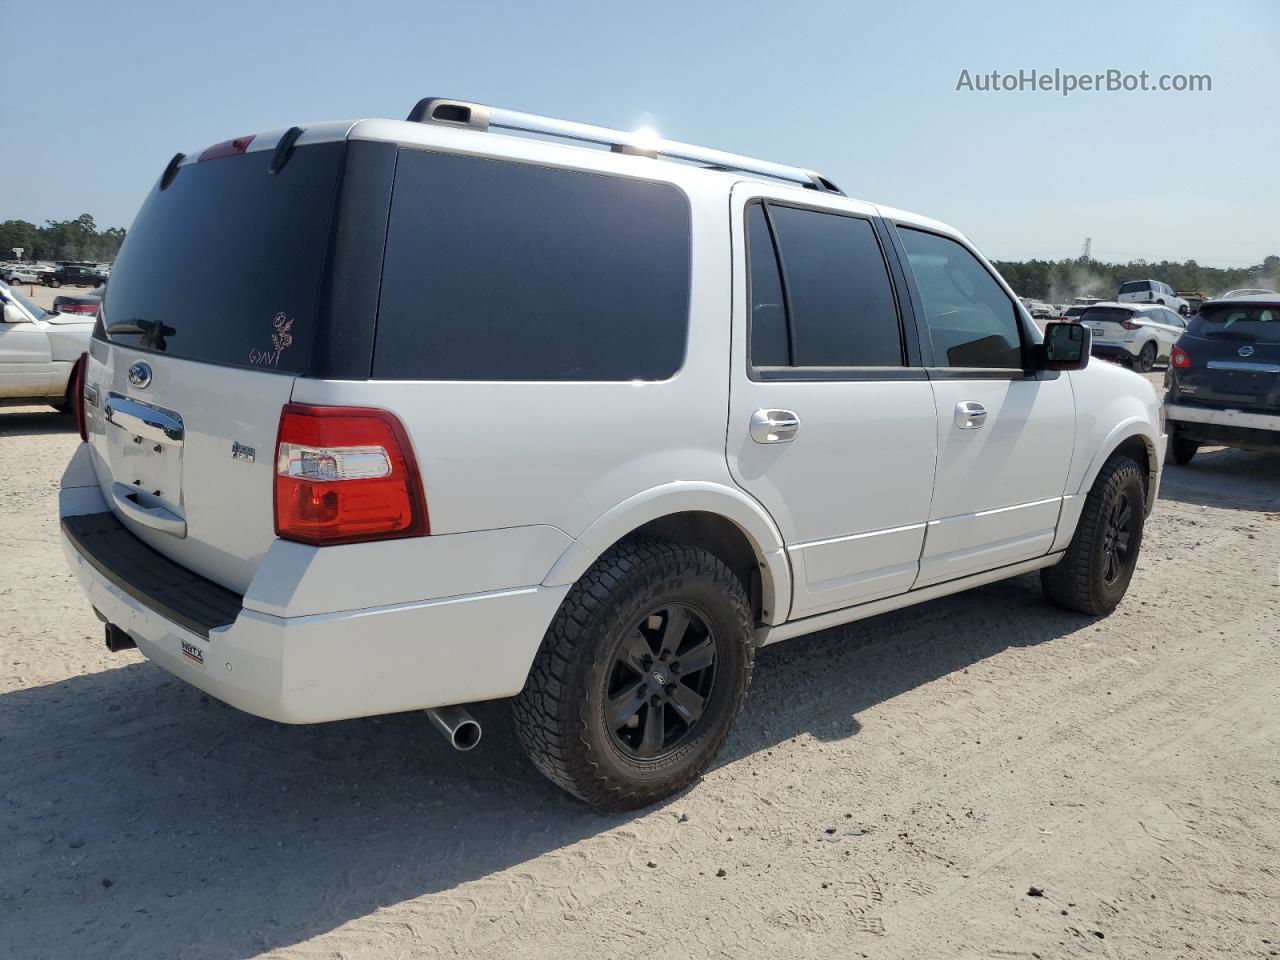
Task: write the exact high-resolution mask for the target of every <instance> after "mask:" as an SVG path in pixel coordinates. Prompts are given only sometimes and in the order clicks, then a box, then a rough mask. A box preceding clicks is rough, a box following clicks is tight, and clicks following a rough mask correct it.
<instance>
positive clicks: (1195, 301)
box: [1178, 290, 1213, 316]
mask: <svg viewBox="0 0 1280 960" xmlns="http://www.w3.org/2000/svg"><path fill="white" fill-rule="evenodd" d="M1178 296H1180V297H1181V298H1182V299H1183V300H1185V301H1187V313H1186V316H1191V315H1192V314H1193V313H1195V312H1196V311H1197V310H1199V309H1200V304H1202V303H1204V302H1205V301H1206V300H1212V299H1213V298H1212V297H1211V296H1209V294H1207V293H1205V292H1204V291H1203V290H1179V291H1178Z"/></svg>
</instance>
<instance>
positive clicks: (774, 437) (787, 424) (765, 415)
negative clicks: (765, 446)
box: [751, 410, 800, 443]
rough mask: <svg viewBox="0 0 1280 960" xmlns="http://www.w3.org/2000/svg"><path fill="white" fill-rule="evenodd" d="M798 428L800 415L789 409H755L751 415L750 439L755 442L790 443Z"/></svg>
mask: <svg viewBox="0 0 1280 960" xmlns="http://www.w3.org/2000/svg"><path fill="white" fill-rule="evenodd" d="M799 430H800V417H799V416H797V415H796V414H795V412H793V411H791V410H757V411H756V412H755V413H753V414H752V415H751V439H752V440H754V441H755V442H756V443H790V442H791V441H792V440H794V439H795V438H796V433H797V432H798V431H799Z"/></svg>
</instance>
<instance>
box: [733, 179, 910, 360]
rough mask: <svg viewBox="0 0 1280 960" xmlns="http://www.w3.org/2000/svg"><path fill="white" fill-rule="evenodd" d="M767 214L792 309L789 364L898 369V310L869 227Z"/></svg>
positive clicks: (827, 217) (780, 211)
mask: <svg viewBox="0 0 1280 960" xmlns="http://www.w3.org/2000/svg"><path fill="white" fill-rule="evenodd" d="M768 212H769V217H770V218H771V219H772V222H773V227H774V230H775V231H776V233H777V240H778V251H779V256H780V259H781V262H782V276H783V283H784V284H785V285H786V296H787V303H788V305H789V307H790V311H791V315H790V331H791V358H792V359H791V363H792V365H793V366H800V367H802V366H815V367H841V366H844V367H860V366H861V367H896V366H901V365H902V364H903V355H902V334H901V328H900V325H899V323H898V308H897V304H896V302H895V301H894V297H893V288H892V287H891V286H890V282H889V274H888V270H887V268H886V267H885V262H884V255H883V254H882V253H881V251H880V243H879V241H878V240H877V239H876V234H875V228H874V227H873V226H872V225H871V223H870V221H868V220H863V219H862V218H860V217H851V216H844V215H841V214H835V213H824V212H819V211H816V210H804V209H799V208H796V207H783V206H777V205H775V204H769V208H768ZM748 228H749V229H751V225H750V224H748ZM755 242H756V241H755V240H754V239H753V240H752V243H753V244H754V243H755ZM753 362H756V363H757V365H759V361H756V360H755V359H754V358H753Z"/></svg>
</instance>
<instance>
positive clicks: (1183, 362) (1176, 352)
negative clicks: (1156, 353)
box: [1169, 343, 1191, 370]
mask: <svg viewBox="0 0 1280 960" xmlns="http://www.w3.org/2000/svg"><path fill="white" fill-rule="evenodd" d="M1169 364H1170V365H1171V366H1174V367H1177V368H1178V369H1179V370H1185V369H1186V368H1187V367H1189V366H1191V354H1189V353H1187V351H1185V350H1183V349H1182V348H1181V347H1180V346H1178V345H1177V344H1176V343H1175V344H1174V345H1173V351H1172V352H1171V353H1170V354H1169Z"/></svg>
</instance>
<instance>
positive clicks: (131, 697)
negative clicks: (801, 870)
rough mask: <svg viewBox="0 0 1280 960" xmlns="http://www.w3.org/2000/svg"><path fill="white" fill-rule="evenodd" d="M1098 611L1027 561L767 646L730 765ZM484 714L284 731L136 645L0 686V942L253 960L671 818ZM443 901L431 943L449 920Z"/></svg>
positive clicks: (18, 947)
mask: <svg viewBox="0 0 1280 960" xmlns="http://www.w3.org/2000/svg"><path fill="white" fill-rule="evenodd" d="M959 622H963V623H964V625H965V629H964V630H963V631H962V632H957V631H955V630H954V629H953V626H954V625H955V624H956V623H959ZM1088 622H1090V621H1089V620H1088V619H1086V618H1083V617H1078V616H1073V615H1069V614H1065V613H1062V612H1059V611H1057V610H1055V609H1053V608H1051V607H1049V606H1048V605H1046V604H1045V603H1043V601H1042V600H1041V598H1040V590H1039V584H1038V582H1037V580H1036V577H1035V575H1032V576H1029V577H1020V578H1017V579H1015V580H1011V581H1007V582H1005V583H1003V584H996V585H992V586H988V587H984V588H981V589H979V590H976V591H973V592H971V593H969V594H967V595H962V596H956V597H950V598H945V599H942V600H938V601H934V602H932V603H929V604H925V605H922V606H920V607H915V608H912V609H909V610H904V611H899V612H897V613H893V614H888V615H884V616H881V617H877V618H875V619H873V620H868V621H864V622H862V623H859V624H854V625H850V626H847V627H843V628H839V629H835V630H828V631H825V632H824V633H821V634H816V635H814V636H812V637H808V638H803V639H797V640H794V641H790V642H788V643H784V644H779V645H778V646H776V647H768V648H765V649H764V650H762V651H761V652H760V655H759V658H758V667H757V671H756V681H755V685H754V689H753V691H752V694H751V696H750V698H749V701H748V705H747V709H746V712H745V713H744V715H743V717H742V719H741V720H740V722H739V725H738V727H737V728H736V730H735V732H734V734H733V736H732V737H731V739H730V742H729V744H728V746H727V748H726V750H725V752H724V755H723V756H722V757H721V759H720V760H719V764H720V765H724V764H732V763H734V762H735V761H737V760H740V759H741V758H743V757H746V756H749V755H751V754H753V753H756V752H758V751H761V750H765V749H768V748H771V747H773V746H774V745H776V744H778V743H780V742H782V741H784V740H787V739H789V738H791V737H794V736H797V735H800V734H804V733H809V734H812V735H814V736H816V737H818V738H821V739H824V740H829V739H839V738H844V737H848V736H851V735H854V734H856V733H857V732H858V730H859V729H860V726H859V721H858V715H859V714H860V713H862V712H864V711H866V710H867V709H868V708H869V707H871V706H873V705H875V704H877V703H880V702H882V701H885V700H888V699H890V698H892V697H895V696H897V695H898V694H900V693H902V692H904V691H907V690H911V689H912V688H915V687H917V686H920V685H922V684H926V683H929V682H930V681H932V680H935V679H937V678H939V677H941V676H944V675H946V674H948V673H951V672H953V671H956V670H960V669H963V668H965V667H967V666H969V665H970V664H973V663H975V662H977V661H980V660H982V659H984V658H987V657H990V656H993V655H995V654H998V653H999V652H1000V651H1002V650H1004V649H1005V648H1007V647H1010V646H1026V645H1032V644H1037V643H1041V642H1044V641H1047V640H1051V639H1054V638H1056V637H1059V636H1063V635H1065V634H1067V633H1070V632H1072V631H1074V630H1076V629H1078V628H1080V627H1081V626H1083V625H1085V624H1087V623H1088ZM124 656H128V657H133V656H135V655H134V654H126V655H124ZM475 712H476V715H477V716H478V717H479V718H480V719H481V720H482V722H483V723H484V725H485V737H484V741H483V742H482V744H481V745H480V747H479V748H477V749H476V750H475V751H474V752H472V753H470V754H458V753H455V752H454V751H453V750H451V749H450V748H449V746H448V745H447V744H446V743H445V742H444V740H443V738H441V737H440V736H439V735H438V734H436V733H435V732H434V731H433V730H432V729H431V727H430V725H429V724H428V722H427V721H426V720H425V718H424V717H422V716H421V715H419V714H403V715H398V716H393V717H385V718H378V719H367V720H357V721H347V722H342V723H333V724H326V725H319V726H310V727H290V726H285V725H280V724H274V723H271V722H269V721H265V720H259V719H256V718H254V717H250V716H248V715H246V714H243V713H240V712H238V711H236V710H234V709H232V708H230V707H226V706H224V705H223V704H221V703H219V702H217V701H215V700H211V699H210V698H208V697H206V696H204V695H202V694H201V693H200V692H199V691H198V690H195V689H194V688H192V687H189V686H187V685H186V684H184V683H182V682H180V681H177V680H175V679H173V678H171V677H169V676H168V675H167V674H165V673H163V672H162V671H161V670H160V669H159V668H157V667H155V666H153V665H151V664H149V663H145V662H142V661H137V660H135V661H134V662H132V663H130V664H129V665H128V666H124V667H120V668H117V669H112V670H107V671H104V672H101V673H97V674H92V675H87V676H81V677H75V678H73V679H69V680H65V681H61V682H58V683H52V684H48V685H45V686H41V687H35V688H31V689H25V690H18V691H13V692H10V693H7V694H4V695H2V696H0V771H4V773H3V776H4V782H3V784H2V791H3V803H2V804H0V837H2V838H3V842H4V845H5V848H6V851H7V856H6V857H4V858H2V859H0V912H2V913H3V914H4V916H5V920H4V923H3V924H0V955H3V956H14V957H17V956H53V955H56V953H57V948H54V947H51V946H50V945H49V942H48V938H49V937H50V935H51V933H52V932H54V931H57V932H59V933H60V934H61V936H62V937H64V938H65V937H67V936H70V937H71V938H72V940H73V941H74V943H75V946H76V949H75V951H74V953H75V955H76V956H81V957H84V956H131V957H144V956H150V955H156V954H157V951H156V950H155V949H154V946H155V944H156V943H158V942H159V943H165V944H167V949H165V950H164V951H162V953H163V955H165V956H173V955H178V954H181V955H182V956H184V957H211V958H240V957H249V956H254V955H256V954H258V953H260V952H263V951H266V950H269V949H273V948H283V947H288V946H290V945H293V944H297V943H299V942H301V941H304V940H307V939H309V938H311V937H314V936H317V935H319V934H321V933H324V932H326V931H328V930H330V929H333V928H335V927H337V926H339V925H341V924H343V923H345V922H347V921H350V920H353V919H355V918H359V917H364V916H366V915H368V914H371V913H373V912H375V911H377V910H378V909H379V907H381V906H383V905H386V904H391V903H398V902H401V901H404V900H408V899H412V898H416V897H420V896H423V895H425V894H432V893H438V892H446V891H450V890H452V889H453V888H455V887H457V886H458V885H459V884H463V883H465V882H467V881H473V880H477V879H480V878H483V877H485V876H487V875H489V874H491V873H493V872H495V871H498V870H502V869H504V868H507V867H511V866H513V865H517V864H520V863H523V862H526V861H529V860H531V859H533V858H536V857H539V856H540V855H543V854H546V853H549V852H551V851H554V850H558V849H560V848H563V847H566V846H568V845H571V844H574V843H576V842H578V841H581V840H584V839H586V838H589V837H593V836H595V835H596V834H600V833H604V832H606V831H609V830H611V829H613V828H615V827H617V826H619V825H622V824H625V823H627V822H629V821H631V820H633V819H635V818H639V817H644V816H655V815H656V816H666V817H671V816H673V813H672V812H671V811H670V810H663V809H659V810H658V811H657V812H656V813H654V812H652V811H649V812H642V813H637V814H625V815H601V814H598V813H594V812H592V811H590V810H588V809H586V808H585V807H583V806H581V805H580V804H578V803H577V802H575V801H573V800H571V799H569V798H567V797H565V796H563V795H562V794H561V793H559V791H557V790H556V789H555V788H553V787H552V786H550V785H549V784H548V783H546V782H545V781H544V780H543V779H542V778H541V777H540V776H539V775H538V774H537V773H536V772H535V771H534V769H533V768H532V766H531V765H530V764H529V763H528V761H527V760H525V759H524V758H523V756H522V755H521V754H520V752H519V750H518V747H517V745H516V742H515V737H514V732H513V730H512V726H511V721H510V718H509V710H508V704H506V703H505V702H492V703H488V704H482V705H479V706H478V707H477V708H476V711H475ZM714 788H715V781H714V780H713V781H712V782H708V783H705V784H703V785H702V786H700V787H697V788H695V789H701V790H709V789H714ZM674 803H675V804H679V803H680V800H678V799H677V800H676V801H674ZM433 906H435V905H434V904H428V905H424V911H425V912H424V914H423V921H424V922H423V929H422V930H420V931H419V933H420V934H421V935H423V936H425V937H428V938H429V937H430V933H431V929H432V924H433V923H446V922H451V921H449V919H448V917H447V916H446V915H445V914H443V913H441V915H439V916H437V915H436V914H435V913H432V912H430V908H431V907H433ZM457 906H458V904H457V903H456V902H455V903H453V904H452V908H454V909H456V908H457ZM489 909H492V910H496V911H499V912H501V911H503V910H504V909H505V907H504V905H503V904H493V905H489ZM456 919H457V918H456V917H455V918H454V920H456ZM68 932H70V933H68ZM58 942H59V943H60V944H61V946H62V949H65V948H66V944H67V940H66V939H62V940H60V941H58Z"/></svg>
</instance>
